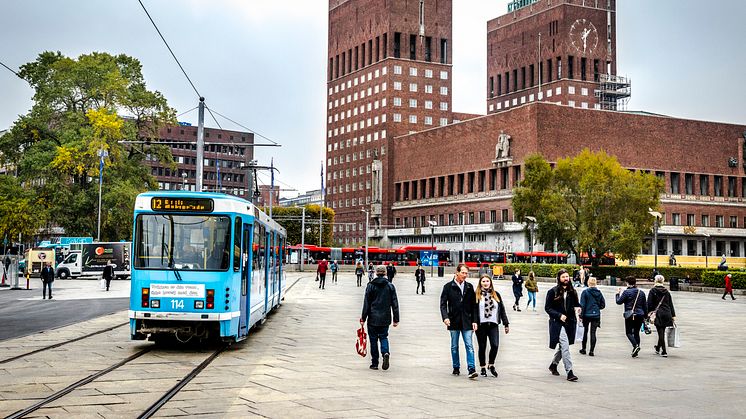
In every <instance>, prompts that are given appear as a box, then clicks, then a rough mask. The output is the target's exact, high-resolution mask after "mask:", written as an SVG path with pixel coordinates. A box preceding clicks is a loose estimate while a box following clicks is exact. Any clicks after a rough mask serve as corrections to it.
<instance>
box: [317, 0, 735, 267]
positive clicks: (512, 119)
mask: <svg viewBox="0 0 746 419" xmlns="http://www.w3.org/2000/svg"><path fill="white" fill-rule="evenodd" d="M450 13H451V2H450V1H443V0H419V1H410V0H388V1H374V0H347V1H345V0H331V1H330V20H329V22H330V23H329V25H330V28H329V36H330V37H329V44H330V48H329V69H328V75H329V80H328V86H329V90H328V100H327V103H328V115H327V117H328V120H327V126H328V130H327V180H328V183H327V184H328V190H329V189H331V191H330V193H329V194H328V195H327V197H326V203H327V205H329V206H332V207H333V208H334V209H335V211H336V212H337V222H340V223H349V224H350V225H356V227H357V226H358V225H359V226H362V225H363V223H364V220H365V214H361V212H363V211H362V210H365V211H369V213H370V215H371V221H372V222H371V227H370V229H369V234H370V237H373V238H374V239H377V240H379V241H380V243H381V244H383V245H391V246H398V245H406V244H429V243H430V241H431V240H433V239H434V241H435V242H436V246H438V247H439V248H443V249H453V250H459V249H461V248H462V247H466V248H467V249H484V250H504V251H521V250H528V240H527V236H526V234H525V223H523V222H522V220H516V219H515V218H514V216H513V212H512V206H511V200H512V194H513V188H514V187H515V185H517V184H518V182H520V180H521V179H522V176H523V162H524V161H525V159H526V158H527V157H528V156H530V155H532V154H536V153H538V154H541V155H542V156H543V157H544V158H545V159H547V160H548V161H550V162H556V161H557V160H559V159H561V158H565V157H571V156H575V155H577V154H578V153H579V152H580V151H582V150H583V149H584V148H588V149H590V150H591V151H605V152H606V153H608V154H610V155H614V156H615V157H616V158H617V159H618V161H619V162H620V163H621V164H622V165H623V166H624V167H627V168H629V169H631V170H645V171H648V172H651V173H655V174H656V175H658V176H660V177H662V178H664V179H665V185H666V186H665V187H666V189H665V193H664V194H663V196H661V200H662V213H663V220H662V223H663V226H662V227H661V228H660V230H659V243H658V253H659V254H661V255H663V254H670V253H674V254H677V255H690V256H697V255H702V254H709V255H720V254H724V255H733V256H744V255H746V253H745V251H746V250H745V249H744V240H745V239H746V207H745V206H744V202H743V198H744V196H746V175H745V173H744V165H746V160H744V142H745V140H746V126H743V125H735V124H725V123H715V122H706V121H694V120H684V119H678V118H673V117H670V116H665V115H657V114H652V113H645V112H628V111H626V110H625V104H626V102H627V100H628V98H629V97H630V94H631V83H630V81H629V80H627V79H626V78H623V77H620V76H618V75H617V74H616V68H617V63H616V2H615V1H614V0H516V1H514V2H512V3H511V4H510V5H509V12H508V13H507V14H505V15H502V16H500V17H498V18H495V19H492V20H490V21H488V22H487V51H486V53H487V74H486V85H487V91H486V92H485V93H486V95H485V97H486V115H481V116H479V115H466V114H460V113H457V112H453V111H452V110H451V108H450V103H451V101H450V95H451V94H452V92H451V91H450V80H451V77H450V75H451V66H452V63H451V61H450V57H451V51H450V50H449V49H448V45H449V44H450V38H451V36H452V35H451V14H450ZM350 57H352V60H351V61H350ZM361 66H362V67H364V68H365V71H362V70H363V68H362V67H361ZM368 119H371V120H372V121H373V123H372V124H371V123H369V122H368ZM361 130H362V131H361ZM376 133H377V134H378V135H376ZM369 137H371V138H370V140H369ZM350 156H352V158H350ZM348 172H349V173H348ZM351 185H352V186H351ZM433 224H435V226H432V225H433ZM338 227H340V226H338ZM340 230H341V231H340ZM360 230H361V229H360V228H357V229H350V228H349V227H348V226H346V228H345V229H341V228H338V229H336V231H335V238H336V240H337V241H338V242H340V243H342V244H348V243H360V242H362V241H363V239H364V231H362V232H361V231H360ZM705 246H707V247H709V251H706V250H705ZM551 248H552V244H547V245H546V249H547V250H549V249H551ZM539 249H541V246H540V247H539ZM650 252H651V251H650V249H643V253H650Z"/></svg>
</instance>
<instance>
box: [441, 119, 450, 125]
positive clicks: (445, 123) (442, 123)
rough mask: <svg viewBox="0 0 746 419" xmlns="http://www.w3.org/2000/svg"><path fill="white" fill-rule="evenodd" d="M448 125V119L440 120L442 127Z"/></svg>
mask: <svg viewBox="0 0 746 419" xmlns="http://www.w3.org/2000/svg"><path fill="white" fill-rule="evenodd" d="M445 125H448V118H440V126H445Z"/></svg>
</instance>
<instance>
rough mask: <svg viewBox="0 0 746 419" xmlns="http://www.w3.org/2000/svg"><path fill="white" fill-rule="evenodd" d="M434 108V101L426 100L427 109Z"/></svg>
mask: <svg viewBox="0 0 746 419" xmlns="http://www.w3.org/2000/svg"><path fill="white" fill-rule="evenodd" d="M432 108H433V101H432V100H426V101H425V109H432Z"/></svg>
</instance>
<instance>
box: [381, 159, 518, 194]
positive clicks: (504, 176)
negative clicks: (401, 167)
mask: <svg viewBox="0 0 746 419" xmlns="http://www.w3.org/2000/svg"><path fill="white" fill-rule="evenodd" d="M510 169H511V167H502V168H500V169H489V170H480V171H476V172H466V173H458V174H454V175H447V176H438V177H431V178H427V179H419V180H411V181H405V182H398V183H396V184H395V188H396V192H395V193H396V200H397V201H409V200H416V199H427V198H435V197H444V196H454V195H464V194H468V193H475V192H486V191H496V190H500V189H509V188H510V187H511V183H510V182H509V180H510V171H511V170H510ZM512 169H513V170H512V172H513V174H512V176H513V177H512V180H513V182H512V184H513V185H515V184H516V183H517V182H518V181H519V180H520V179H521V166H512Z"/></svg>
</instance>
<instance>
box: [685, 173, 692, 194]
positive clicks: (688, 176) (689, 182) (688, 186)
mask: <svg viewBox="0 0 746 419" xmlns="http://www.w3.org/2000/svg"><path fill="white" fill-rule="evenodd" d="M684 191H685V193H686V194H687V195H694V175H693V174H691V173H685V174H684Z"/></svg>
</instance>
